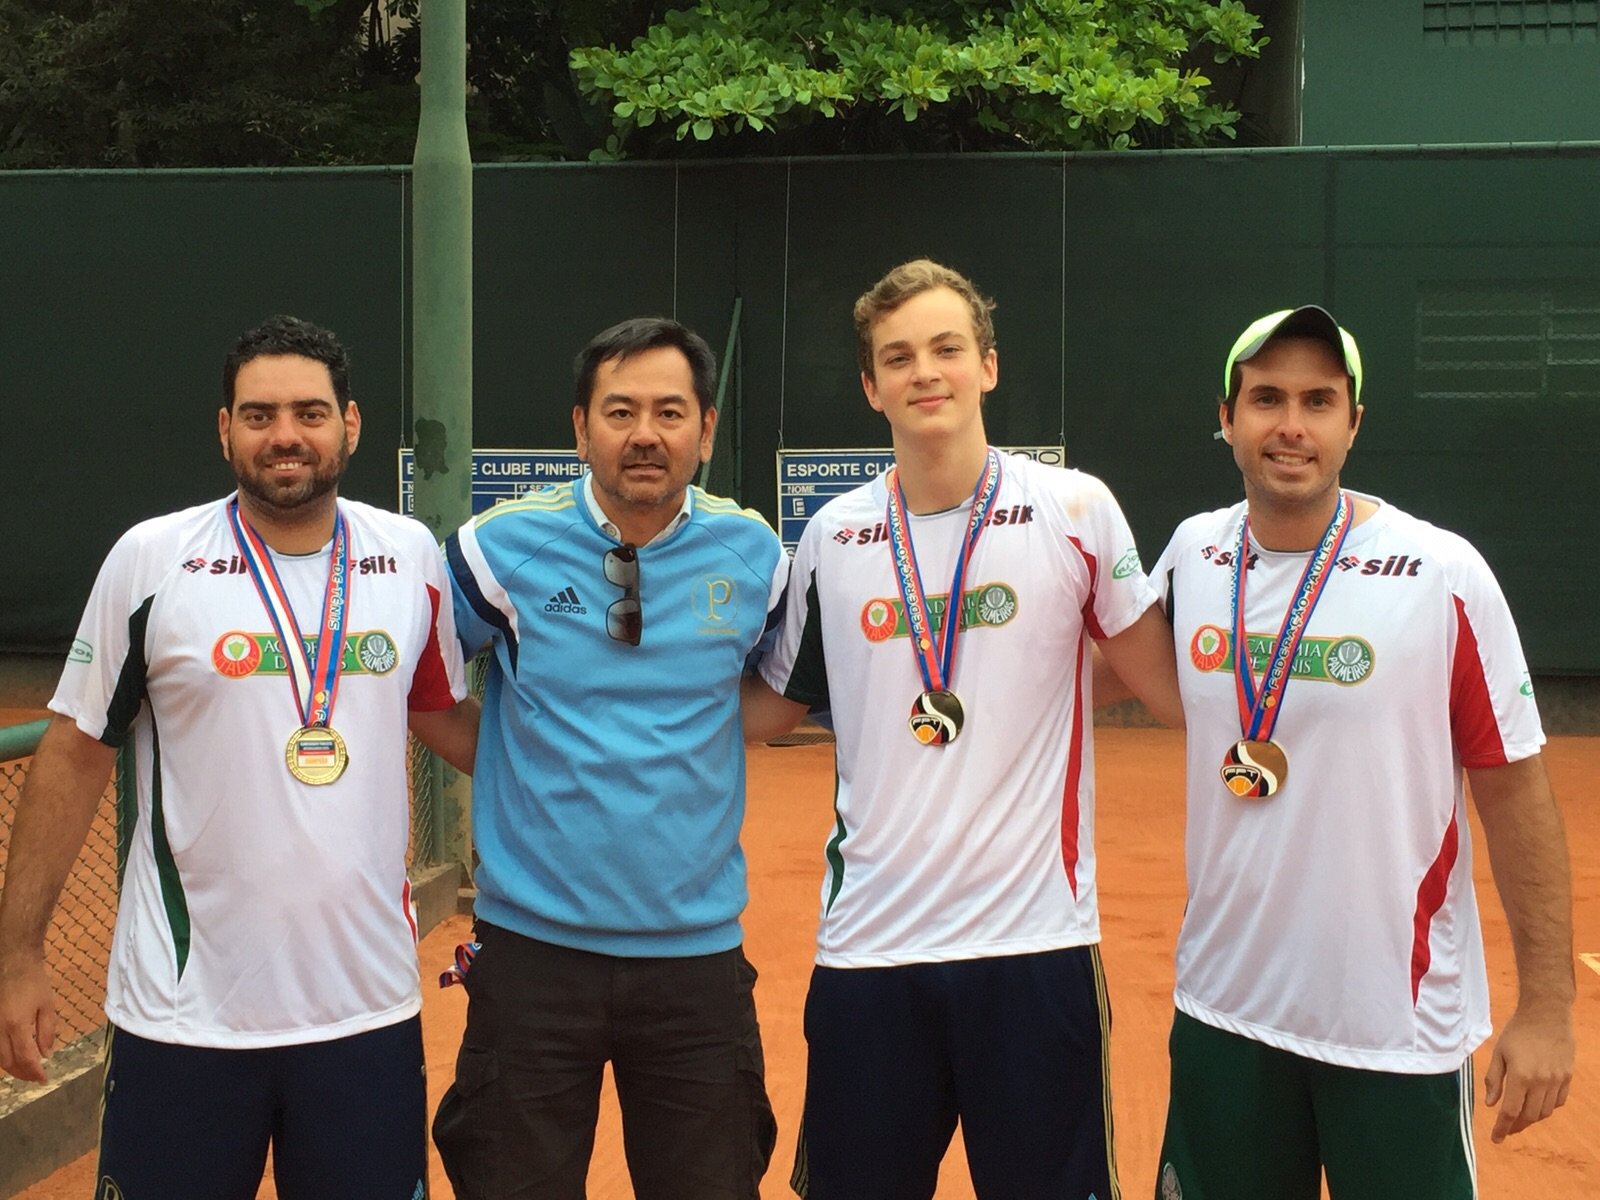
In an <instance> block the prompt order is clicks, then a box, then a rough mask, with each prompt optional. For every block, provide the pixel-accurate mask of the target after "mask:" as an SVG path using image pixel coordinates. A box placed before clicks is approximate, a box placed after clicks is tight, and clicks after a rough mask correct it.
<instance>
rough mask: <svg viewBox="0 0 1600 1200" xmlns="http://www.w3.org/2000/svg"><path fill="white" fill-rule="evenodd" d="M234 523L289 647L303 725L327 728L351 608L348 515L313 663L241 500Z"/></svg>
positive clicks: (234, 505)
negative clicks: (241, 511)
mask: <svg viewBox="0 0 1600 1200" xmlns="http://www.w3.org/2000/svg"><path fill="white" fill-rule="evenodd" d="M228 523H229V524H230V525H232V526H233V536H234V539H235V540H236V541H237V542H238V544H239V557H240V558H242V559H243V560H244V565H245V567H246V569H247V570H248V572H249V575H250V581H251V582H252V583H254V584H255V587H256V594H257V595H258V596H260V597H261V606H262V607H263V608H265V609H266V610H267V617H268V618H269V619H270V620H271V621H272V629H273V632H275V633H276V634H277V635H278V645H280V646H282V647H283V661H284V662H285V663H286V664H287V665H288V668H289V680H290V685H291V686H292V687H293V688H294V704H295V710H296V711H297V712H298V713H299V714H300V724H301V725H302V726H321V727H324V728H325V727H326V726H327V725H328V722H329V721H330V720H331V719H332V717H333V703H334V699H335V696H336V695H337V693H338V691H339V668H340V666H341V665H342V664H341V659H342V658H343V656H344V626H345V614H346V612H347V611H348V610H349V607H350V593H349V586H350V572H349V567H350V561H349V555H350V533H349V529H348V527H347V526H346V525H345V520H344V514H343V513H342V512H341V513H339V514H338V515H337V516H336V517H335V519H334V522H333V557H332V560H331V561H330V562H329V563H328V585H327V587H326V588H325V589H324V591H323V593H322V619H321V620H320V621H319V622H318V635H317V658H316V662H315V663H313V662H311V661H310V660H309V659H308V658H307V655H306V644H305V640H304V638H303V637H302V636H301V634H300V625H299V622H297V621H296V620H295V619H294V607H293V605H291V604H290V603H289V594H288V593H287V592H286V591H284V589H283V581H282V580H281V579H279V578H278V571H277V568H275V567H274V566H273V565H272V555H271V554H270V553H269V552H268V551H267V547H266V545H265V544H264V543H263V542H262V541H261V538H260V536H259V535H257V533H256V531H255V530H254V529H252V528H251V527H250V523H249V522H248V521H246V520H245V519H244V518H243V517H242V516H241V515H240V513H239V500H238V497H235V498H234V499H233V500H231V501H230V502H229V503H228Z"/></svg>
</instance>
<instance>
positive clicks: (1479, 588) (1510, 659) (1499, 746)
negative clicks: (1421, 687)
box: [1448, 542, 1545, 767]
mask: <svg viewBox="0 0 1600 1200" xmlns="http://www.w3.org/2000/svg"><path fill="white" fill-rule="evenodd" d="M1461 546H1462V550H1463V553H1462V554H1461V556H1460V558H1459V559H1458V560H1457V561H1456V562H1455V563H1453V564H1451V567H1450V569H1449V571H1448V578H1449V581H1450V600H1451V606H1452V608H1453V609H1454V614H1453V615H1454V618H1455V631H1454V632H1455V637H1454V639H1453V644H1452V653H1451V669H1450V729H1451V734H1452V736H1453V737H1454V739H1455V743H1456V752H1457V754H1458V755H1459V756H1460V758H1461V765H1462V766H1464V767H1495V766H1502V765H1504V764H1506V763H1510V762H1517V761H1518V760H1520V759H1524V758H1529V757H1531V756H1532V755H1534V754H1537V753H1538V752H1539V748H1540V747H1541V746H1542V745H1543V744H1544V740H1545V739H1544V729H1543V727H1542V726H1541V724H1540V722H1539V709H1538V705H1537V704H1536V703H1535V702H1534V698H1533V683H1532V681H1531V679H1530V678H1529V675H1528V663H1527V660H1526V659H1525V658H1524V657H1523V653H1522V642H1521V640H1520V639H1519V638H1518V636H1517V627H1516V623H1515V621H1513V619H1512V616H1511V608H1510V606H1509V605H1508V604H1507V603H1506V598H1505V594H1504V593H1503V592H1502V591H1501V590H1500V584H1499V581H1498V580H1496V579H1495V577H1494V573H1493V572H1492V571H1491V570H1490V569H1489V564H1488V563H1487V562H1485V561H1484V559H1483V556H1482V555H1480V554H1479V553H1478V552H1477V550H1475V549H1473V548H1472V547H1471V546H1470V545H1467V544H1466V543H1465V542H1462V543H1461Z"/></svg>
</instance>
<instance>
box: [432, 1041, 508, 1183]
mask: <svg viewBox="0 0 1600 1200" xmlns="http://www.w3.org/2000/svg"><path fill="white" fill-rule="evenodd" d="M499 1082H500V1058H499V1056H498V1055H497V1054H495V1052H494V1051H493V1050H481V1049H478V1048H477V1047H474V1046H462V1047H461V1053H460V1054H459V1055H457V1056H456V1077H455V1082H453V1083H452V1084H451V1085H450V1087H449V1088H448V1089H447V1090H446V1091H445V1094H444V1098H443V1099H441V1100H440V1101H439V1111H438V1112H437V1113H435V1114H434V1118H433V1144H434V1145H435V1146H437V1147H438V1149H439V1161H440V1162H441V1163H442V1164H443V1165H444V1172H445V1174H446V1175H447V1176H448V1177H449V1179H450V1186H451V1187H452V1188H454V1189H455V1194H456V1197H457V1200H492V1197H493V1196H494V1194H495V1193H494V1192H493V1191H492V1190H491V1189H492V1188H493V1187H494V1186H495V1179H494V1176H495V1164H496V1162H497V1156H496V1153H495V1142H496V1138H495V1132H494V1122H495V1120H496V1117H497V1115H498V1114H499V1113H500V1112H501V1111H502V1110H503V1105H502V1104H501V1103H500V1101H499V1092H500V1087H499Z"/></svg>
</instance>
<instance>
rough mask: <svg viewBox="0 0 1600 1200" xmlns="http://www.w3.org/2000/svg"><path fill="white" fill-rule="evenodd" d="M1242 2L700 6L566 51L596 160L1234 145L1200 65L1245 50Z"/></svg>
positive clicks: (728, 1)
mask: <svg viewBox="0 0 1600 1200" xmlns="http://www.w3.org/2000/svg"><path fill="white" fill-rule="evenodd" d="M1260 27H1261V25H1260V21H1259V20H1258V19H1257V18H1256V17H1255V16H1254V15H1253V14H1252V13H1251V12H1249V11H1248V10H1247V9H1246V8H1245V7H1244V5H1243V4H1242V3H1240V0H1219V2H1217V3H1207V2H1205V0H1014V2H1012V3H1009V4H989V3H975V2H972V0H956V2H944V3H922V4H916V5H906V4H904V3H900V4H880V3H872V2H870V0H857V2H856V3H853V4H849V3H835V2H834V0H779V2H776V3H769V2H768V0H700V2H699V3H697V4H695V5H694V6H693V7H692V8H688V9H685V10H682V11H670V12H667V13H666V14H664V16H663V18H662V19H661V20H660V21H659V22H657V23H656V24H654V25H652V26H651V27H650V29H649V30H648V32H646V33H645V35H644V36H643V37H640V38H638V39H636V40H634V41H633V42H632V44H631V46H630V48H629V49H627V50H618V49H616V48H615V44H612V45H610V46H601V45H595V46H590V47H585V48H580V49H578V50H575V51H574V52H573V54H572V59H571V62H572V67H573V71H574V73H575V74H576V76H577V79H578V83H579V86H580V87H581V88H582V89H583V91H584V92H585V93H587V94H589V95H592V96H594V97H596V98H599V99H603V100H605V101H606V102H608V103H610V105H611V114H612V123H613V130H612V133H611V135H610V137H609V138H608V140H607V142H606V145H605V147H604V148H603V149H601V150H600V151H598V152H597V153H596V154H595V157H622V156H625V155H640V156H665V155H672V154H682V153H684V152H685V147H683V146H681V145H679V143H683V142H685V141H688V142H689V143H691V144H693V143H705V144H706V149H707V150H708V151H709V152H712V153H717V154H729V153H737V152H756V153H763V152H764V153H783V154H804V153H850V152H875V151H915V150H921V151H933V150H968V149H977V150H1005V149H1012V150H1080V149H1101V148H1115V149H1124V148H1128V147H1133V146H1140V145H1151V144H1155V145H1165V146H1173V145H1177V146H1198V145H1208V144H1215V143H1216V142H1217V141H1219V140H1220V139H1224V138H1229V137H1232V136H1233V126H1234V123H1235V121H1236V120H1237V113H1235V112H1234V111H1232V110H1231V109H1230V108H1229V107H1228V106H1226V105H1225V104H1221V103H1217V102H1215V101H1214V100H1213V99H1210V98H1208V96H1207V87H1208V85H1209V83H1210V80H1209V79H1208V78H1207V77H1206V76H1205V75H1204V74H1202V72H1201V67H1202V66H1203V64H1204V63H1205V61H1206V60H1211V61H1214V62H1226V61H1228V60H1230V59H1233V58H1236V57H1241V56H1243V57H1254V56H1256V55H1257V54H1258V53H1259V51H1260V48H1261V46H1262V45H1263V44H1264V42H1265V39H1263V38H1260V37H1258V36H1257V34H1258V31H1259V30H1260Z"/></svg>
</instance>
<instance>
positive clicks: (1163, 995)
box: [21, 729, 1600, 1200]
mask: <svg viewBox="0 0 1600 1200" xmlns="http://www.w3.org/2000/svg"><path fill="white" fill-rule="evenodd" d="M1096 738H1097V752H1096V754H1097V760H1098V761H1097V780H1098V787H1099V795H1100V800H1099V818H1098V825H1099V830H1098V841H1099V852H1100V903H1101V911H1102V919H1103V927H1104V957H1105V964H1106V971H1107V974H1108V976H1109V979H1110V987H1111V1000H1112V1007H1113V1012H1114V1021H1115V1024H1114V1029H1113V1038H1112V1041H1113V1045H1112V1075H1113V1089H1114V1103H1115V1117H1116V1135H1117V1157H1118V1162H1119V1165H1120V1168H1121V1176H1122V1189H1123V1194H1124V1195H1125V1196H1127V1197H1129V1198H1130V1200H1148V1198H1149V1197H1151V1196H1152V1195H1153V1192H1154V1184H1155V1173H1156V1154H1157V1151H1158V1149H1159V1147H1160V1139H1161V1124H1162V1120H1163V1117H1164V1111H1165V1103H1166V1036H1167V1029H1168V1025H1169V1023H1170V1021H1171V1017H1172V1007H1171V987H1172V948H1173V942H1174V939H1175V937H1176V934H1177V928H1178V920H1179V917H1180V915H1181V912H1182V908H1183V894H1184V887H1183V868H1182V862H1181V847H1182V835H1183V805H1182V799H1181V783H1182V773H1183V766H1182V743H1181V735H1179V734H1175V733H1171V732H1169V731H1166V730H1147V729H1100V730H1099V731H1098V732H1097V735H1096ZM832 755H833V747H832V746H831V745H812V746H795V747H787V748H769V747H761V748H754V749H752V750H751V753H750V799H749V816H748V819H747V822H746V826H745V834H744V846H745V851H746V853H747V855H748V857H749V862H750V891H751V901H750V909H749V911H748V912H747V913H746V917H745V930H746V948H747V951H748V953H749V955H750V958H751V960H752V961H753V962H754V963H755V964H756V966H757V967H758V968H759V969H760V970H761V972H762V975H761V981H760V983H759V984H758V986H757V992H756V997H757V1002H758V1004H759V1007H760V1014H761V1024H762V1030H763V1035H764V1039H765V1043H766V1051H767V1083H768V1088H769V1090H770V1092H771V1095H772V1101H773V1106H774V1108H775V1109H776V1111H777V1115H778V1121H779V1125H780V1132H779V1141H778V1151H777V1154H776V1155H775V1157H774V1161H773V1166H772V1169H771V1170H770V1171H769V1172H768V1175H767V1178H766V1180H765V1183H764V1185H763V1187H762V1189H761V1194H762V1196H763V1198H764V1200H781V1198H783V1197H787V1196H789V1195H790V1194H791V1193H790V1192H789V1189H788V1182H787V1181H788V1174H789V1163H790V1157H791V1154H792V1151H793V1146H794V1131H795V1128H796V1126H797V1124H798V1119H799V1113H800V1104H801V1096H802V1089H803V1087H804V1044H803V1041H802V1038H801V1032H800V1029H801V1025H800V1018H801V1006H802V1003H803V1001H804V997H805V989H806V981H807V978H808V975H809V971H810V965H811V945H812V938H813V935H814V932H815V921H816V911H817V898H818V888H819V884H820V879H821V865H820V863H821V846H822V843H823V840H824V839H825V838H826V836H827V835H828V832H829V831H830V830H831V828H832V817H831V800H832V795H833V767H832ZM1545 756H1546V760H1547V762H1548V764H1549V768H1550V774H1551V779H1552V782H1553V784H1554V786H1555V791H1556V795H1557V796H1558V797H1559V798H1560V800H1561V802H1562V808H1563V810H1564V812H1565V814H1566V821H1567V834H1568V838H1569V840H1570V843H1571V849H1572V860H1573V875H1574V893H1575V899H1576V930H1577V946H1576V949H1577V951H1578V952H1579V954H1580V955H1581V954H1583V953H1585V952H1589V953H1591V954H1593V955H1596V956H1597V957H1595V959H1594V962H1595V963H1596V964H1597V966H1600V801H1597V800H1596V797H1595V795H1594V789H1593V786H1592V785H1593V780H1594V779H1596V778H1597V777H1600V738H1574V737H1557V738H1552V739H1551V742H1550V745H1549V746H1548V748H1547V749H1546V755H1545ZM1473 839H1474V853H1475V855H1476V858H1475V864H1476V870H1477V877H1478V885H1479V890H1480V900H1481V903H1482V908H1483V914H1484V924H1485V935H1486V940H1487V942H1488V952H1489V969H1490V971H1489V974H1490V983H1491V988H1492V991H1493V996H1494V1005H1495V1013H1496V1016H1497V1019H1500V1020H1503V1019H1504V1018H1505V1016H1507V1015H1508V1014H1509V1013H1510V1011H1511V1009H1512V1006H1513V1003H1514V993H1515V972H1514V969H1513V963H1512V959H1511V949H1510V945H1509V941H1508V938H1507V935H1506V931H1505V923H1504V919H1503V917H1502V916H1501V913H1500V909H1499V905H1498V902H1497V901H1496V900H1495V898H1494V890H1493V886H1492V883H1491V882H1490V876H1489V868H1488V859H1487V855H1486V854H1485V853H1484V850H1483V844H1482V837H1481V833H1480V831H1479V830H1478V828H1477V826H1476V823H1474V826H1473ZM468 931H469V926H468V922H467V920H466V918H460V917H458V918H453V919H451V920H450V921H447V922H446V923H445V924H444V925H442V926H440V927H439V928H438V929H436V930H434V931H433V932H432V933H431V934H429V936H428V937H427V938H426V939H424V941H423V943H422V947H421V956H422V973H423V979H424V983H425V997H426V999H425V1007H424V1011H423V1019H424V1027H425V1031H426V1036H427V1045H428V1071H429V1091H430V1094H431V1095H432V1097H433V1100H434V1102H435V1103H437V1101H438V1097H439V1094H440V1093H441V1092H443V1090H444V1088H445V1086H446V1085H447V1084H448V1082H449V1079H450V1076H451V1072H452V1069H453V1064H454V1055H455V1048H456V1044H457V1041H458V1039H459V1037H460V1034H461V1029H462V1026H463V1024H464V1021H465V1014H466V996H465V994H464V993H463V992H462V991H461V989H459V988H451V989H450V990H448V991H444V992H441V991H438V990H437V989H436V988H434V987H433V986H432V981H433V980H434V978H436V976H437V974H438V972H439V970H441V969H442V968H443V967H444V966H445V965H446V964H447V963H448V961H449V958H450V953H451V949H452V947H453V946H454V945H455V943H456V942H457V941H461V940H464V939H465V938H466V937H467V935H468ZM1308 952H1314V949H1312V948H1308ZM1575 968H1576V971H1577V975H1578V1007H1577V1014H1578V1018H1577V1020H1578V1073H1577V1079H1576V1082H1575V1083H1574V1085H1573V1089H1572V1097H1571V1099H1570V1101H1569V1102H1568V1104H1567V1106H1566V1107H1565V1108H1563V1109H1562V1110H1560V1111H1559V1112H1558V1113H1557V1115H1556V1116H1555V1117H1554V1118H1553V1119H1552V1120H1551V1121H1548V1122H1545V1123H1543V1124H1541V1125H1537V1126H1535V1127H1533V1128H1532V1129H1530V1130H1528V1131H1526V1132H1524V1133H1522V1134H1520V1135H1518V1136H1517V1137H1515V1138H1513V1139H1512V1140H1511V1141H1509V1142H1506V1143H1504V1144H1502V1145H1500V1146H1494V1145H1492V1144H1491V1143H1490V1142H1489V1130H1490V1128H1491V1126H1492V1125H1493V1114H1492V1112H1491V1111H1490V1110H1486V1109H1482V1108H1481V1107H1480V1110H1479V1112H1478V1116H1477V1122H1476V1126H1477V1141H1478V1170H1479V1183H1480V1191H1481V1194H1482V1196H1484V1197H1485V1198H1486V1200H1488V1198H1497V1197H1518V1198H1520V1197H1530V1198H1532V1197H1538V1198H1539V1200H1586V1198H1590V1197H1595V1196H1600V1070H1597V1068H1600V971H1597V970H1596V969H1595V968H1591V967H1590V966H1589V965H1588V964H1586V963H1584V962H1583V961H1581V959H1580V960H1579V961H1578V962H1576V963H1575ZM1487 1065H1488V1047H1487V1046H1486V1047H1485V1048H1484V1050H1482V1051H1480V1053H1479V1055H1478V1062H1477V1071H1478V1076H1479V1079H1480V1096H1481V1079H1482V1074H1483V1071H1484V1069H1485V1068H1486V1067H1487ZM93 1173H94V1161H93V1157H92V1156H86V1157H85V1158H83V1159H80V1160H79V1161H78V1162H76V1163H74V1164H72V1165H71V1166H69V1167H66V1168H64V1169H63V1170H61V1171H58V1172H57V1173H56V1174H55V1175H53V1176H51V1177H50V1178H49V1179H48V1180H46V1181H44V1182H42V1183H40V1184H37V1185H35V1186H34V1187H32V1188H30V1189H28V1190H27V1191H25V1192H23V1193H21V1195H22V1196H23V1197H25V1198H26V1200H90V1197H91V1196H92V1195H93V1182H94V1180H93ZM432 1189H433V1191H432V1195H433V1197H434V1200H441V1198H443V1200H448V1198H449V1197H451V1195H452V1193H451V1190H450V1188H449V1185H448V1183H447V1182H446V1181H445V1178H444V1174H443V1172H442V1171H441V1170H440V1169H439V1166H438V1163H437V1162H435V1163H434V1166H433V1177H432ZM632 1194H633V1193H632V1190H631V1188H630V1187H629V1185H628V1179H627V1171H626V1167H625V1165H624V1163H623V1157H622V1148H621V1134H620V1124H619V1121H618V1119H617V1114H616V1106H615V1101H614V1099H613V1098H611V1097H609V1096H608V1098H607V1100H606V1102H605V1104H604V1106H603V1108H602V1116H601V1124H600V1130H599V1134H598V1137H597V1139H596V1147H595V1157H594V1163H593V1167H592V1169H591V1171H590V1176H589V1195H590V1197H592V1198H593V1200H627V1198H629V1197H631V1196H632ZM972 1194H973V1193H972V1189H971V1186H970V1184H969V1183H968V1181H967V1176H966V1167H965V1161H964V1159H963V1157H962V1153H961V1147H960V1140H959V1136H958V1138H957V1141H956V1144H955V1145H954V1146H953V1147H952V1148H951V1151H950V1154H949V1156H948V1157H947V1158H946V1160H945V1166H944V1171H943V1174H942V1179H941V1183H940V1187H939V1190H938V1193H937V1195H938V1197H939V1200H960V1198H967V1197H971V1196H972ZM261 1195H262V1196H263V1197H272V1196H274V1195H275V1193H274V1192H273V1190H272V1188H271V1185H270V1182H269V1183H268V1184H267V1185H265V1186H264V1187H263V1188H262V1191H261ZM330 1200H337V1198H330ZM862 1200H871V1197H862Z"/></svg>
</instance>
